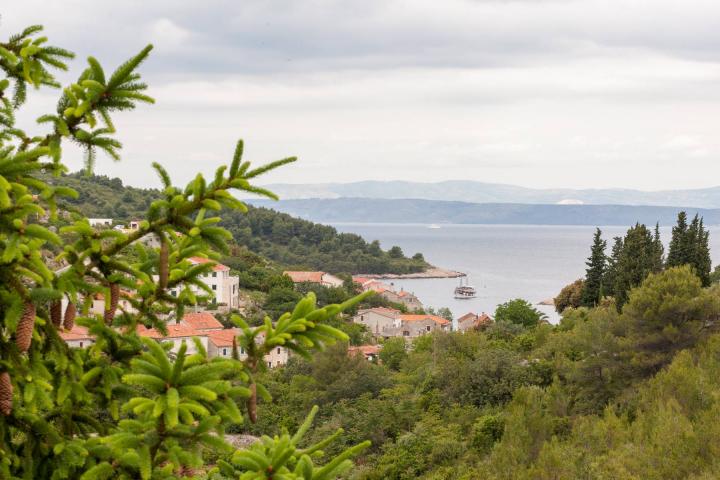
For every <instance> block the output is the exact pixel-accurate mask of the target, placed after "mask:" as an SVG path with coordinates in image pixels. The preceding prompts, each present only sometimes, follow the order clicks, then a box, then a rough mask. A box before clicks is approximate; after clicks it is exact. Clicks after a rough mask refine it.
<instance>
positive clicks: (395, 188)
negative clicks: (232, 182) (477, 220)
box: [267, 180, 720, 208]
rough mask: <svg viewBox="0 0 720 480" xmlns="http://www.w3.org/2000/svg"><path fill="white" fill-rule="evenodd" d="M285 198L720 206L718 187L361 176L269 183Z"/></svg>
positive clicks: (268, 186)
mask: <svg viewBox="0 0 720 480" xmlns="http://www.w3.org/2000/svg"><path fill="white" fill-rule="evenodd" d="M267 188H269V189H270V190H272V191H273V192H276V193H277V194H278V195H280V198H283V199H288V200H289V199H300V198H341V197H348V198H395V199H397V198H420V199H424V200H451V201H461V202H470V203H531V204H555V203H559V202H563V201H579V202H582V203H585V204H592V205H654V206H668V205H670V206H686V207H696V208H720V187H711V188H703V189H689V190H658V191H641V190H631V189H621V188H607V189H584V190H582V189H571V188H557V189H540V188H526V187H519V186H516V185H504V184H498V183H485V182H475V181H469V180H451V181H445V182H431V183H423V182H405V181H382V182H381V181H364V182H353V183H314V184H288V183H282V184H281V183H278V184H271V185H267Z"/></svg>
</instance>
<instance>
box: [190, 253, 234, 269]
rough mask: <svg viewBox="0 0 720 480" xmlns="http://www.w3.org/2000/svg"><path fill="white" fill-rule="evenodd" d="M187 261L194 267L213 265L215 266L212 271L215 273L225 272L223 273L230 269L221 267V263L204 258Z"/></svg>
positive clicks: (193, 258)
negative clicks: (201, 264)
mask: <svg viewBox="0 0 720 480" xmlns="http://www.w3.org/2000/svg"><path fill="white" fill-rule="evenodd" d="M188 260H190V263H192V264H195V265H197V264H200V263H214V264H215V265H214V266H213V270H215V271H216V272H225V271H228V270H230V267H228V266H227V265H223V264H222V263H217V262H216V261H215V260H211V259H209V258H205V257H190V258H188Z"/></svg>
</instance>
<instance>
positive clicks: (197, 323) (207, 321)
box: [182, 312, 223, 330]
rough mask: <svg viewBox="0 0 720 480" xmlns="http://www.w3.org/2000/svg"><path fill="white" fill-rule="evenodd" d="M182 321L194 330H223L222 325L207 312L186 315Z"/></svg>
mask: <svg viewBox="0 0 720 480" xmlns="http://www.w3.org/2000/svg"><path fill="white" fill-rule="evenodd" d="M182 321H183V323H185V324H187V325H188V326H189V327H190V328H194V329H196V330H219V329H222V328H223V324H222V323H220V322H219V321H218V319H217V318H215V317H214V316H213V315H212V314H210V313H208V312H198V313H186V314H185V316H184V317H183V319H182Z"/></svg>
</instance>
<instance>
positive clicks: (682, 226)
mask: <svg viewBox="0 0 720 480" xmlns="http://www.w3.org/2000/svg"><path fill="white" fill-rule="evenodd" d="M687 240H688V224H687V213H685V212H680V213H678V218H677V223H676V225H675V226H674V227H673V229H672V237H671V238H670V248H669V249H668V256H667V266H668V267H679V266H680V265H685V263H687V260H688V257H689V248H688V245H687Z"/></svg>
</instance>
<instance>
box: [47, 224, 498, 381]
mask: <svg viewBox="0 0 720 480" xmlns="http://www.w3.org/2000/svg"><path fill="white" fill-rule="evenodd" d="M89 221H90V224H91V225H93V226H105V227H109V228H110V227H111V226H112V225H113V220H112V219H109V218H91V219H89ZM138 226H139V221H131V222H130V223H129V225H127V226H119V227H115V228H117V229H119V230H122V231H123V232H126V233H128V232H132V231H133V230H136V229H137V228H138ZM143 242H144V243H146V244H147V245H148V246H151V247H152V246H155V243H156V240H155V239H154V238H153V237H150V236H147V237H144V238H143ZM190 261H191V263H192V264H200V263H208V262H211V260H209V259H207V258H203V257H192V258H191V259H190ZM213 263H214V265H213V268H212V271H211V272H210V273H207V274H205V275H204V276H203V277H202V280H203V282H204V283H205V284H206V285H207V286H208V287H210V289H211V290H212V292H213V294H214V298H212V299H211V302H210V303H209V304H208V306H204V307H203V306H200V305H198V306H196V307H195V311H193V312H190V313H186V314H185V315H184V316H183V317H182V318H180V319H173V320H170V321H169V322H168V324H167V328H166V329H167V332H166V333H162V332H161V331H159V330H158V329H148V328H145V327H143V326H139V327H138V329H137V333H138V335H140V336H142V337H149V338H153V339H155V340H158V341H161V342H170V343H172V347H171V349H170V352H171V353H176V352H177V351H178V350H179V348H180V346H181V345H182V344H183V343H186V344H187V349H188V352H190V353H194V352H195V343H194V342H193V338H196V339H197V341H199V343H200V345H202V348H204V349H205V351H206V352H207V355H208V357H210V358H215V357H230V356H231V355H232V351H233V348H237V349H238V351H237V355H238V357H239V358H240V359H241V360H242V359H244V358H246V354H245V352H244V350H243V348H242V347H238V346H237V345H236V343H235V341H234V339H235V338H236V337H237V336H238V335H240V330H239V329H238V328H226V327H225V326H224V325H223V324H222V323H221V322H220V321H219V320H218V319H217V318H216V314H217V313H228V312H230V311H237V312H240V313H241V314H242V313H243V308H244V301H243V299H242V295H241V290H240V287H239V284H240V281H239V278H238V277H237V276H235V275H231V273H230V267H228V266H227V265H223V264H220V263H215V262H213ZM283 273H284V275H286V276H287V277H289V278H290V280H292V282H293V284H294V285H296V286H299V285H301V284H312V285H317V286H320V287H340V286H342V285H343V283H344V282H343V280H342V279H341V278H339V277H337V276H335V275H332V274H330V273H326V272H322V271H285V272H283ZM352 280H353V283H354V284H355V285H356V287H357V290H358V291H361V292H367V291H373V292H375V294H376V295H378V296H379V297H381V298H383V299H384V300H386V301H387V302H388V303H389V304H393V305H397V306H399V307H400V306H401V307H402V310H400V309H398V308H389V307H372V308H364V309H360V310H358V311H357V313H355V314H354V315H351V316H348V318H347V319H346V320H347V321H349V322H353V323H356V324H360V325H363V326H364V327H365V328H366V329H367V331H368V333H369V334H370V336H371V337H372V343H368V344H365V345H355V346H350V347H349V348H348V353H349V354H350V355H363V356H364V357H365V358H366V359H367V360H369V361H377V360H378V358H379V353H380V350H381V349H382V344H383V342H384V341H385V340H387V339H389V338H393V337H400V338H403V339H405V340H406V342H407V345H408V348H409V347H410V346H411V344H412V341H413V340H414V339H416V338H418V337H420V336H422V335H427V334H430V333H432V332H435V331H443V332H449V331H453V330H457V331H460V332H465V331H468V330H479V329H483V328H485V327H486V326H488V325H489V324H490V323H491V322H492V319H491V318H490V316H489V315H487V314H486V313H480V314H476V313H472V312H469V313H467V314H465V315H463V316H461V317H459V318H457V319H455V325H453V321H452V320H450V319H448V318H444V317H441V316H439V315H436V314H432V313H430V314H426V313H423V304H422V302H421V301H420V300H419V299H418V298H417V297H416V296H415V295H414V294H413V293H411V292H408V291H405V290H403V289H400V290H399V291H397V290H396V289H395V288H394V286H393V285H389V284H386V283H384V282H381V281H380V280H378V279H374V278H367V277H364V276H360V275H356V276H353V277H352ZM193 288H195V289H197V287H193ZM196 293H198V294H199V293H200V291H199V289H197V292H196ZM170 294H171V295H177V292H176V291H174V290H172V289H171V290H170ZM130 295H132V292H127V291H121V293H120V301H119V305H118V308H119V309H120V310H121V311H125V312H128V313H133V308H132V305H131V302H129V297H130ZM105 307H106V305H105V298H104V297H103V296H102V295H100V294H97V295H96V296H95V298H93V299H92V302H91V304H90V306H89V308H88V314H89V315H102V314H103V312H104V310H105ZM60 336H61V338H62V339H63V340H65V342H66V343H67V344H68V345H69V346H71V347H76V348H84V347H88V346H90V345H92V344H93V343H94V342H95V340H94V338H93V337H92V335H91V334H90V333H89V332H88V330H87V328H85V327H83V326H81V325H74V326H73V327H72V328H71V329H70V330H66V331H62V332H60ZM261 340H262V339H261ZM290 357H291V352H290V351H288V349H286V348H284V347H277V348H274V349H273V350H272V351H271V352H270V353H268V354H267V355H266V356H265V359H264V360H265V364H266V365H267V367H268V368H276V367H280V366H283V365H286V364H287V362H288V360H289V359H290Z"/></svg>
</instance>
